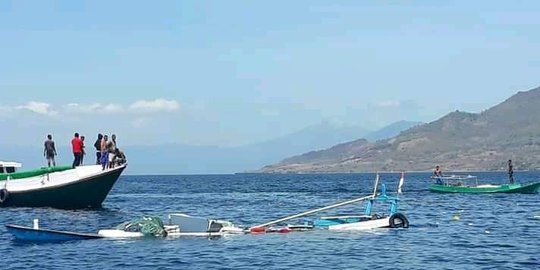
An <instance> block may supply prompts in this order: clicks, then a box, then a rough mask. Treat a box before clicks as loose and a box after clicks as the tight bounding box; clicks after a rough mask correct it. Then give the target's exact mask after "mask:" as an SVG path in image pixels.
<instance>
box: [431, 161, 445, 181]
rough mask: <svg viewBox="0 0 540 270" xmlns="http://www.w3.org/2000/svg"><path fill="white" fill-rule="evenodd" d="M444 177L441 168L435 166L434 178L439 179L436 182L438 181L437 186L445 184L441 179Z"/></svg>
mask: <svg viewBox="0 0 540 270" xmlns="http://www.w3.org/2000/svg"><path fill="white" fill-rule="evenodd" d="M442 176H443V174H442V170H441V167H440V166H439V165H437V166H435V171H433V177H435V178H436V179H437V180H436V181H437V184H439V185H442V184H443V180H442V179H441V178H440V177H442Z"/></svg>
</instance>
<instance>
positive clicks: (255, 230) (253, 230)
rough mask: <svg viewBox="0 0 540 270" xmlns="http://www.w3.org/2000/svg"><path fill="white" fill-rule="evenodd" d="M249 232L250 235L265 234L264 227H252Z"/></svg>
mask: <svg viewBox="0 0 540 270" xmlns="http://www.w3.org/2000/svg"><path fill="white" fill-rule="evenodd" d="M249 232H250V233H265V232H266V228H265V227H253V228H251V229H249Z"/></svg>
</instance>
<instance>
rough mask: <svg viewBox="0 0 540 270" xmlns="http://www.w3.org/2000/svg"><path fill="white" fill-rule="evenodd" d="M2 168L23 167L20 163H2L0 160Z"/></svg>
mask: <svg viewBox="0 0 540 270" xmlns="http://www.w3.org/2000/svg"><path fill="white" fill-rule="evenodd" d="M0 167H13V168H20V167H22V164H21V163H18V162H13V161H1V160H0Z"/></svg>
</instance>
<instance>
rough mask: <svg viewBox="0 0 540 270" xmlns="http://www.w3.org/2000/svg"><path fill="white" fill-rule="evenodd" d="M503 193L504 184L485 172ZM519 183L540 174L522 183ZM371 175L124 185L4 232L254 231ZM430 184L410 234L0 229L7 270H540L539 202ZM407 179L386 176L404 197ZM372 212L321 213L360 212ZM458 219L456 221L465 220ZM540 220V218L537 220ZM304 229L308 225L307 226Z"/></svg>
mask: <svg viewBox="0 0 540 270" xmlns="http://www.w3.org/2000/svg"><path fill="white" fill-rule="evenodd" d="M476 175H477V176H479V179H480V181H481V182H486V183H487V182H491V183H502V182H505V181H507V180H506V175H505V174H504V173H478V174H476ZM515 177H516V180H517V181H519V182H523V183H525V182H533V181H538V180H540V172H516V173H515ZM374 178H375V176H374V174H299V175H294V174H287V175H269V174H238V175H178V176H122V177H121V178H120V179H119V181H118V183H117V184H116V185H115V187H114V188H113V190H112V191H111V193H110V194H109V196H108V197H107V199H106V200H105V202H104V204H103V209H98V210H78V211H68V210H56V209H37V208H2V209H0V220H2V222H3V223H5V224H7V223H14V224H19V225H27V226H31V225H32V219H34V218H39V219H40V226H41V227H42V228H52V229H63V230H70V231H78V232H97V230H98V229H104V228H112V227H114V226H116V225H118V224H119V223H122V222H124V221H127V220H131V219H133V218H138V217H141V216H143V215H156V216H159V217H162V218H163V219H166V217H167V214H168V213H173V212H182V213H187V214H191V215H194V216H203V217H211V218H219V219H226V220H230V221H233V222H234V223H236V224H240V225H245V226H249V225H255V224H259V223H262V222H265V221H269V220H273V219H277V218H279V217H283V216H287V215H290V214H296V213H299V212H302V211H305V210H310V209H313V208H318V207H321V206H326V205H329V204H333V203H335V202H340V201H344V200H348V199H351V198H356V197H360V196H364V195H366V194H368V193H370V192H371V190H372V186H373V180H374ZM428 179H429V174H407V175H406V181H405V185H404V188H403V190H404V194H403V195H402V196H401V199H402V200H401V204H400V212H402V213H404V214H405V215H406V216H407V217H408V219H409V221H410V224H411V226H410V227H409V228H408V229H379V230H373V231H367V232H329V231H324V230H317V231H311V232H294V233H288V234H278V233H276V234H258V235H235V236H228V237H221V238H212V239H209V238H195V237H192V238H177V239H150V238H149V239H139V240H111V239H106V240H87V241H74V242H65V243H45V244H33V243H21V242H16V241H14V240H13V239H12V237H11V235H9V234H8V233H7V232H6V230H5V228H4V227H3V226H2V227H1V228H0V254H2V259H1V260H2V265H3V267H4V268H7V269H371V268H374V269H539V268H540V218H538V217H537V216H540V195H539V194H533V195H528V194H491V195H489V194H476V195H474V194H437V193H431V192H429V191H428V190H427V188H428V184H429V181H428ZM398 180H399V174H382V175H381V183H384V184H386V185H387V189H388V191H389V193H392V192H395V190H396V186H397V183H398ZM363 207H364V205H363V204H358V205H352V206H347V207H344V208H341V209H338V210H333V211H329V212H326V213H324V214H325V215H329V214H336V213H361V212H362V211H363ZM381 210H383V211H386V206H385V207H384V208H383V209H381ZM457 216H459V220H456V219H457V218H456V217H457ZM535 216H536V217H535ZM300 221H301V220H300Z"/></svg>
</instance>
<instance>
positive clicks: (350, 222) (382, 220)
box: [6, 174, 409, 241]
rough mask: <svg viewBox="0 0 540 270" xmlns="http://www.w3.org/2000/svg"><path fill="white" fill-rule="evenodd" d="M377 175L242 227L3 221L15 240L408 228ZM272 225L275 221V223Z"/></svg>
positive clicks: (195, 221)
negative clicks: (339, 194)
mask: <svg viewBox="0 0 540 270" xmlns="http://www.w3.org/2000/svg"><path fill="white" fill-rule="evenodd" d="M403 181H404V177H403V174H402V178H401V180H400V182H399V186H398V194H399V193H400V190H401V186H402V185H403ZM378 183H379V175H378V174H377V177H376V180H375V188H374V190H373V194H371V195H368V196H365V197H361V198H356V199H352V200H348V201H344V202H340V203H336V204H333V205H329V206H325V207H322V208H318V209H314V210H310V211H307V212H303V213H300V214H296V215H292V216H288V217H285V218H280V219H278V220H273V221H270V222H267V223H264V224H260V225H256V226H252V227H249V228H243V227H241V226H237V225H235V224H233V223H232V222H229V221H226V220H219V219H208V218H202V217H193V216H190V215H187V214H183V213H173V214H169V215H168V219H167V222H166V223H164V222H162V220H161V219H159V218H157V217H143V218H140V219H136V220H133V221H129V222H124V223H122V224H120V225H118V226H117V227H116V228H112V229H104V230H99V231H98V232H97V234H93V233H77V232H69V231H58V230H50V229H39V227H38V226H37V225H35V224H34V227H33V228H32V227H24V226H18V225H6V228H7V230H8V232H10V233H11V234H12V235H13V236H14V238H15V239H16V240H23V241H71V240H84V239H99V238H144V237H148V236H151V237H183V236H198V237H201V236H202V237H216V236H226V235H237V234H249V233H253V234H257V233H271V232H277V233H288V232H292V231H310V230H314V229H327V230H330V231H342V230H347V231H349V230H353V231H356V230H371V229H376V228H408V227H409V221H408V219H407V218H406V217H405V215H404V214H402V213H399V212H398V205H399V197H398V195H396V196H389V195H387V193H386V186H385V185H384V184H383V185H382V188H381V192H380V193H379V192H378V189H377V187H378ZM359 202H366V209H365V210H364V214H363V215H336V216H326V217H321V218H319V219H317V220H315V221H312V222H306V223H303V224H296V225H291V224H286V225H285V226H283V225H282V224H283V223H284V222H286V221H289V220H293V219H297V218H300V217H305V216H308V215H312V214H315V213H319V212H322V211H326V210H330V209H334V208H338V207H341V206H345V205H350V204H353V203H359ZM384 203H387V204H389V208H388V212H382V213H374V211H373V208H374V206H375V205H376V204H377V205H378V204H381V205H383V204H384ZM275 225H278V226H277V227H276V226H275Z"/></svg>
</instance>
